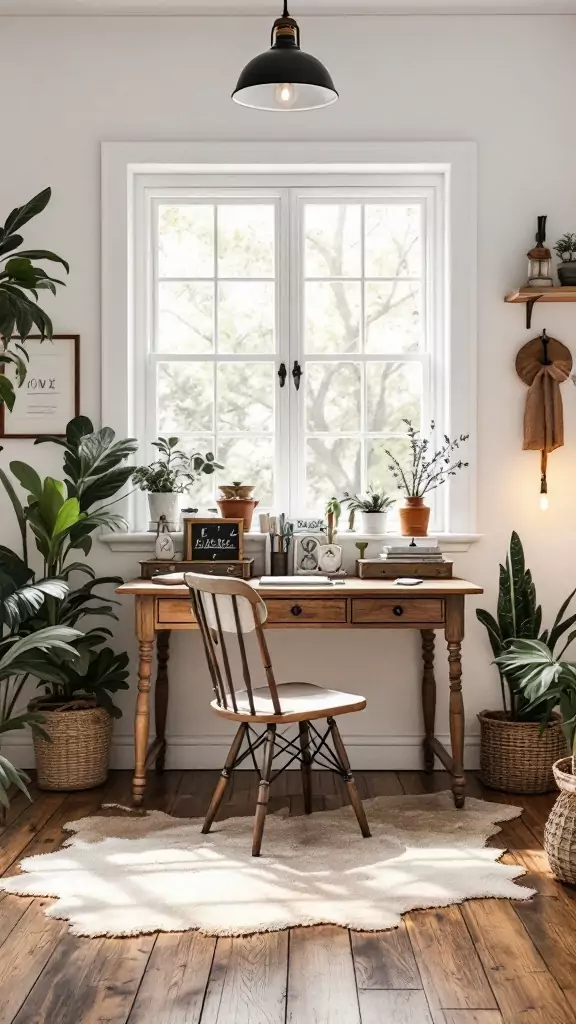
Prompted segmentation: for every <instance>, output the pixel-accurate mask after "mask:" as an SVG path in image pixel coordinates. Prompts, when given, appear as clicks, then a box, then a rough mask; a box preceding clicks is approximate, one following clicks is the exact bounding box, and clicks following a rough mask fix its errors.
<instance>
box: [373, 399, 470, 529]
mask: <svg viewBox="0 0 576 1024" xmlns="http://www.w3.org/2000/svg"><path fill="white" fill-rule="evenodd" d="M403 422H404V423H405V424H406V427H407V433H408V441H409V449H410V450H409V453H408V455H407V457H406V459H404V460H402V461H401V460H400V459H397V458H396V456H395V455H393V454H392V452H391V451H389V450H388V449H387V448H385V449H384V453H385V454H386V455H387V456H388V458H389V459H390V465H389V466H388V469H389V470H390V472H391V474H392V476H393V477H394V479H395V480H396V483H397V484H398V487H399V489H400V490H401V491H404V495H405V498H406V505H405V506H403V507H401V508H400V509H399V512H400V532H401V534H402V536H403V537H426V536H427V535H428V523H429V522H430V509H429V507H428V506H427V505H425V504H424V498H425V496H426V495H427V494H430V492H431V491H434V490H436V488H437V487H441V486H442V484H445V483H446V482H447V481H448V479H449V477H451V476H455V475H456V473H457V472H458V471H459V470H461V469H464V468H465V467H466V466H467V465H468V463H467V462H462V459H457V458H456V457H455V453H456V451H457V450H458V449H459V448H460V445H461V444H462V443H463V442H464V441H467V440H468V438H469V436H470V435H469V434H460V437H457V438H455V439H454V441H451V440H450V438H449V437H447V436H446V435H444V443H443V444H442V445H441V446H440V448H438V450H437V451H432V450H431V449H430V440H429V438H427V437H422V436H421V434H420V431H419V430H416V428H415V427H413V426H412V423H411V421H410V420H406V419H405V420H404V421H403ZM434 429H435V423H434V422H432V423H431V424H430V431H431V432H433V431H434Z"/></svg>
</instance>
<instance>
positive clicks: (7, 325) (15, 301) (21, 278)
mask: <svg viewBox="0 0 576 1024" xmlns="http://www.w3.org/2000/svg"><path fill="white" fill-rule="evenodd" d="M51 195H52V190H51V189H50V188H45V189H44V190H43V191H42V192H39V193H38V195H37V196H33V198H32V199H30V200H29V201H28V202H27V203H25V204H24V206H17V207H16V209H15V210H12V213H11V214H10V215H9V217H8V218H7V219H6V221H5V222H4V225H3V226H2V227H0V365H1V364H3V365H4V366H5V365H7V364H12V365H13V366H15V368H16V378H17V381H18V385H19V386H21V385H22V384H23V382H24V380H25V378H26V369H27V367H26V363H27V360H28V354H27V352H26V349H25V347H24V343H25V342H26V339H27V338H29V337H30V335H31V334H32V332H35V333H36V334H39V335H40V337H41V338H51V337H52V321H51V320H50V317H49V316H48V314H47V313H46V312H45V311H44V310H43V309H42V307H41V306H39V305H38V302H35V301H34V299H38V292H39V291H41V290H44V291H50V292H52V294H53V295H55V294H56V287H57V285H63V284H64V282H63V281H60V280H58V278H55V277H50V275H49V274H48V273H47V272H46V271H45V270H42V269H41V268H40V267H37V266H35V265H34V263H33V262H32V261H33V260H41V261H50V262H52V263H60V264H61V265H62V266H63V267H64V270H65V271H66V273H68V271H69V269H70V268H69V266H68V264H67V263H66V260H63V259H62V258H61V257H60V256H56V254H55V253H53V252H50V251H49V250H48V249H22V248H21V245H22V242H23V238H22V235H21V234H20V230H21V228H23V227H24V225H25V224H27V223H28V221H30V220H32V218H33V217H37V216H38V214H39V213H42V210H44V209H45V208H46V206H47V205H48V203H49V202H50V197H51ZM32 296H33V298H32ZM15 333H16V334H17V335H18V337H17V338H15V337H14V334H15ZM15 397H16V395H15V392H14V385H13V383H12V381H11V380H10V378H9V377H7V376H6V375H5V374H3V373H2V374H0V405H1V404H2V403H3V402H5V403H6V405H7V406H8V408H9V409H10V410H11V409H12V408H13V406H14V401H15Z"/></svg>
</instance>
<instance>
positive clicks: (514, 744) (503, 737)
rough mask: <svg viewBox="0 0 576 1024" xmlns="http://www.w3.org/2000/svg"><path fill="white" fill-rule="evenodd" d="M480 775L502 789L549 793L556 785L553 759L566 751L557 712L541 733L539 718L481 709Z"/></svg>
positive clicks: (492, 787) (486, 781)
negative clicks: (528, 719)
mask: <svg viewBox="0 0 576 1024" xmlns="http://www.w3.org/2000/svg"><path fill="white" fill-rule="evenodd" d="M478 721H479V722H480V778H481V780H482V782H483V783H484V785H485V786H488V787H489V788H490V789H499V790H501V791H502V792H504V793H549V792H550V791H551V790H554V789H556V783H555V781H554V771H553V766H554V762H555V761H558V759H559V758H561V757H563V756H564V755H565V753H566V749H567V748H566V739H565V737H564V733H563V731H562V720H561V718H560V715H557V714H554V715H553V716H552V720H551V721H550V722H549V724H548V725H547V726H546V728H545V729H544V732H543V733H542V735H540V725H539V723H538V722H511V721H510V720H509V719H508V718H506V716H505V714H504V712H503V711H482V712H481V713H480V714H479V715H478Z"/></svg>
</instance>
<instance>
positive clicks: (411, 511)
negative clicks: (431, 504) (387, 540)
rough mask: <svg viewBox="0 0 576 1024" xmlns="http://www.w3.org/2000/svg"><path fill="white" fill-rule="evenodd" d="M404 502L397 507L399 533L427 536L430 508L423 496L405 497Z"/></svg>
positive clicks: (406, 535)
mask: <svg viewBox="0 0 576 1024" xmlns="http://www.w3.org/2000/svg"><path fill="white" fill-rule="evenodd" d="M405 501H406V504H405V505H403V506H402V508H400V509H399V512H400V533H401V534H402V536H403V537H427V536H428V523H429V522H430V509H429V508H428V506H427V505H425V504H424V498H406V499H405Z"/></svg>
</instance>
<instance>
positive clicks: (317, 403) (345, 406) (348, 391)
mask: <svg viewBox="0 0 576 1024" xmlns="http://www.w3.org/2000/svg"><path fill="white" fill-rule="evenodd" d="M360 373H361V371H360V365H359V364H358V363H307V364H306V370H305V376H304V380H305V387H306V428H307V430H308V432H309V433H311V434H312V433H321V432H329V433H332V434H334V433H343V434H345V433H351V432H353V431H356V430H360Z"/></svg>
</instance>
